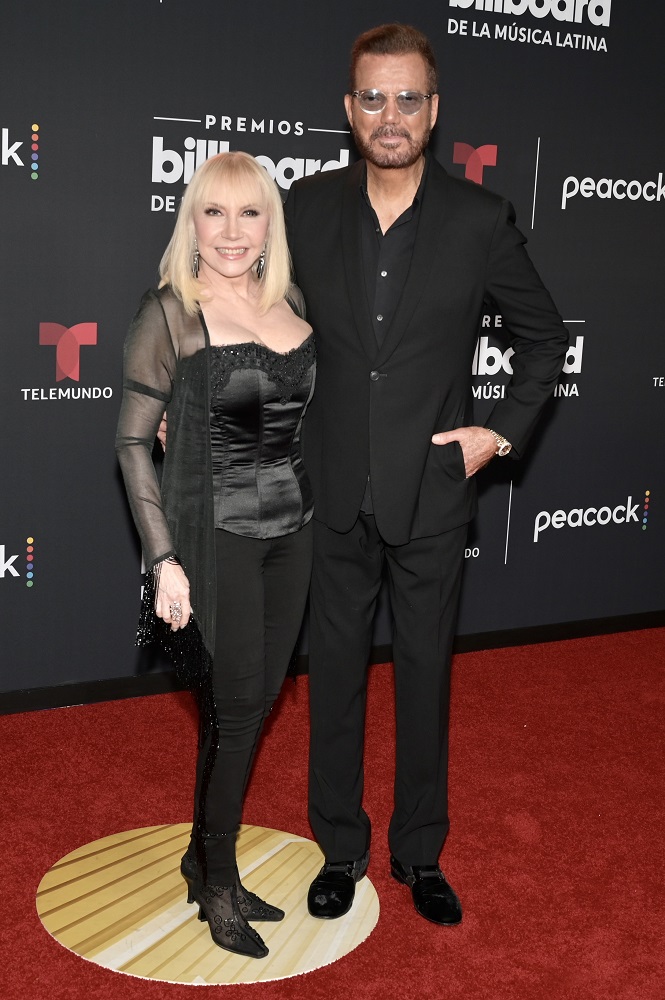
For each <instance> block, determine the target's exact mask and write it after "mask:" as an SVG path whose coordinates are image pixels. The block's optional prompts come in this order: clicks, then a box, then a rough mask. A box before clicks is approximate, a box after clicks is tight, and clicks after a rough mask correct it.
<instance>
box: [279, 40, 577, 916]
mask: <svg viewBox="0 0 665 1000" xmlns="http://www.w3.org/2000/svg"><path fill="white" fill-rule="evenodd" d="M436 90H437V79H436V65H435V60H434V55H433V53H432V49H431V47H430V45H429V42H428V41H427V39H426V38H425V36H424V35H422V34H421V33H420V32H419V31H417V30H416V29H413V28H410V27H408V26H404V25H384V26H382V27H380V28H376V29H373V30H372V31H369V32H367V33H365V34H364V35H361V36H360V38H358V40H357V41H356V43H355V45H354V47H353V50H352V64H351V90H350V93H349V94H347V95H346V97H345V105H346V113H347V116H348V119H349V122H350V124H351V129H352V132H353V136H354V139H355V142H356V145H357V147H358V149H359V151H360V152H361V154H362V157H363V159H362V160H361V161H360V162H358V163H356V164H354V165H353V166H351V167H347V168H344V169H342V170H337V171H332V172H329V173H320V174H317V175H315V176H313V177H309V178H306V179H304V180H301V181H299V182H297V183H296V184H294V185H293V187H292V189H291V192H290V195H289V199H288V202H287V206H286V211H287V220H288V224H289V233H290V246H291V251H292V254H293V260H294V265H295V270H296V278H297V281H298V283H299V285H300V286H301V288H302V290H303V292H304V294H305V299H306V302H307V308H308V319H309V321H310V322H311V323H312V325H313V327H314V331H315V335H316V339H317V351H318V373H317V386H316V392H315V395H314V400H313V402H312V404H311V406H310V409H309V412H308V415H307V418H306V427H305V436H304V449H305V460H306V464H307V468H308V472H309V475H310V478H311V481H312V485H313V489H314V495H315V515H314V516H315V557H314V572H313V581H312V592H311V620H310V625H311V631H310V689H311V720H312V740H311V753H310V821H311V824H312V828H313V830H314V833H315V835H316V837H317V839H318V841H319V843H320V844H321V847H322V849H323V851H324V854H325V859H326V863H325V865H324V867H323V868H322V869H321V872H320V873H319V875H318V876H317V878H316V879H315V880H314V882H313V883H312V886H311V888H310V892H309V896H308V906H309V911H310V913H311V914H312V915H313V916H317V917H328V918H330V917H338V916H341V915H342V914H343V913H346V912H347V911H348V909H349V908H350V906H351V904H352V902H353V897H354V891H355V883H356V882H357V881H358V880H359V879H360V878H362V876H363V875H364V873H365V870H366V868H367V863H368V857H369V841H370V822H369V818H368V816H367V815H366V813H365V812H364V810H363V808H362V793H363V732H364V720H365V692H366V673H367V662H368V657H369V652H370V644H371V635H372V619H373V615H374V609H375V605H376V599H377V595H378V592H379V587H380V583H381V577H382V570H383V567H384V564H385V565H387V569H388V578H389V586H390V598H391V604H392V610H393V617H394V639H393V654H394V662H395V684H396V709H397V747H396V754H397V763H396V775H395V803H394V812H393V816H392V820H391V823H390V831H389V843H390V850H391V855H392V857H391V870H392V874H393V875H394V876H395V878H397V879H398V880H399V881H400V882H402V883H404V884H405V885H408V886H410V888H411V891H412V895H413V900H414V903H415V906H416V909H417V910H418V912H419V913H421V914H422V915H423V916H425V917H426V918H428V919H430V920H432V921H434V922H436V923H441V924H454V923H458V922H459V921H460V920H461V918H462V911H461V907H460V904H459V900H458V899H457V896H456V895H455V893H454V892H453V890H452V888H451V887H450V885H449V884H448V882H447V881H446V879H445V878H444V876H443V873H442V872H441V871H440V869H439V867H438V857H439V853H440V851H441V848H442V846H443V842H444V840H445V837H446V834H447V831H448V826H449V823H448V813H447V763H448V702H449V677H450V652H451V646H452V640H453V635H454V631H455V624H456V617H457V605H458V596H459V590H460V583H461V575H462V565H463V560H464V547H465V542H466V535H467V526H468V523H469V521H470V520H471V519H472V517H473V516H474V514H475V511H476V490H475V482H474V476H475V473H476V472H477V471H478V470H479V469H481V468H482V467H483V466H484V465H486V464H487V463H488V462H489V461H490V460H491V459H492V458H493V456H494V455H497V454H498V455H501V456H503V455H506V454H507V453H508V452H511V454H512V455H513V456H520V455H521V454H522V452H523V450H524V447H525V444H526V442H527V440H528V438H529V436H530V434H531V431H532V430H533V427H534V424H535V422H536V419H537V417H538V415H539V413H540V410H541V409H542V407H543V405H544V403H545V402H546V400H547V399H548V397H549V396H550V395H551V394H552V390H553V387H554V385H555V384H556V381H557V378H558V376H559V373H560V371H561V368H562V364H563V360H564V357H565V352H566V348H567V343H568V337H567V332H566V329H565V327H564V326H563V323H562V321H561V318H560V317H559V315H558V313H557V311H556V308H555V307H554V304H553V303H552V301H551V299H550V297H549V295H548V293H547V292H546V290H545V289H544V287H543V285H542V283H541V281H540V278H539V277H538V275H537V273H536V271H535V269H534V267H533V265H532V264H531V261H530V260H529V258H528V256H527V254H526V252H525V250H524V242H525V240H524V237H523V236H522V235H521V234H520V233H519V231H518V230H517V229H516V228H515V226H514V212H513V209H512V207H511V205H510V204H508V203H507V202H506V201H504V200H503V199H501V198H499V197H497V196H496V195H494V194H491V193H489V192H488V191H486V190H484V189H483V188H481V187H479V186H477V185H475V184H472V183H470V182H467V181H461V180H457V179H453V178H451V177H449V176H448V175H447V173H446V172H445V170H444V169H443V168H442V167H441V166H440V165H439V164H438V163H437V162H436V160H434V158H433V157H432V156H431V155H430V154H429V153H428V151H427V145H428V140H429V136H430V132H431V129H432V127H433V126H434V123H435V121H436V117H437V112H438V104H439V98H438V94H437V92H436ZM486 300H491V301H492V302H493V303H494V304H495V305H496V306H497V307H498V308H499V310H500V311H501V313H502V315H503V320H504V324H505V326H507V328H508V329H509V331H510V334H511V337H512V346H513V348H514V350H515V354H514V356H513V359H512V366H513V372H514V374H513V377H512V381H511V384H510V387H509V388H508V390H507V392H506V395H505V398H504V399H501V400H499V401H498V402H497V405H496V406H495V408H494V409H493V411H492V413H491V416H490V418H489V420H488V427H478V426H473V425H472V406H471V401H472V394H471V366H472V359H473V354H474V350H475V347H476V341H477V336H478V329H479V322H480V317H481V314H482V312H483V304H484V302H485V301H486Z"/></svg>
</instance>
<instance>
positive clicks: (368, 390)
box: [286, 158, 568, 545]
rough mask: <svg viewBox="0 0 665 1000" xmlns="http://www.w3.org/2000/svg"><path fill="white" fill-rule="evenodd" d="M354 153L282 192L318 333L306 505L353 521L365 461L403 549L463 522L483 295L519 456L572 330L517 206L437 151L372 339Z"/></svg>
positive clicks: (495, 415) (380, 511) (497, 426)
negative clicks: (441, 438)
mask: <svg viewBox="0 0 665 1000" xmlns="http://www.w3.org/2000/svg"><path fill="white" fill-rule="evenodd" d="M363 176H364V163H363V162H362V161H361V162H359V163H356V164H354V165H353V166H351V167H345V168H343V169H342V170H335V171H330V172H327V173H319V174H315V175H314V176H312V177H308V178H305V179H303V180H301V181H298V182H296V183H295V184H294V185H293V186H292V188H291V191H290V194H289V198H288V201H287V204H286V214H287V224H288V230H289V242H290V248H291V253H292V255H293V262H294V266H295V271H296V280H297V282H298V284H299V285H300V287H301V288H302V290H303V292H304V295H305V301H306V303H307V313H308V319H309V321H310V323H311V324H312V326H313V327H314V331H315V335H316V339H317V358H318V369H317V384H316V392H315V394H314V399H313V401H312V403H311V405H310V408H309V411H308V414H307V417H306V428H305V438H304V448H305V461H306V464H307V469H308V472H309V475H310V478H311V481H312V486H313V489H314V500H315V517H316V518H317V519H318V520H321V521H324V522H325V523H326V524H327V525H328V526H329V527H331V528H333V529H334V530H336V531H341V532H345V531H348V530H350V528H351V527H352V526H353V524H354V522H355V520H356V518H357V516H358V511H359V509H360V505H361V502H362V497H363V493H364V490H365V483H366V480H367V475H368V473H369V474H370V476H371V483H372V501H373V505H374V513H375V516H376V522H377V527H378V529H379V531H380V532H381V534H382V535H383V537H384V538H385V540H386V541H387V542H388V543H390V544H392V545H401V544H403V543H404V542H406V541H408V540H409V539H410V538H416V537H422V536H425V535H431V534H437V533H439V532H442V531H447V530H449V529H451V528H454V527H457V526H458V525H461V524H464V523H465V522H467V521H469V520H470V519H471V518H472V517H473V515H474V513H475V509H476V492H475V482H474V480H473V479H470V480H467V479H465V474H464V462H463V457H462V450H461V447H460V446H459V444H457V442H454V443H453V444H450V445H444V446H437V445H433V444H432V443H431V440H430V439H431V436H432V434H434V433H435V432H437V431H446V430H451V429H453V428H456V427H462V426H465V425H468V424H470V423H471V422H472V405H471V404H472V394H471V366H472V361H473V355H474V352H475V348H476V342H477V337H478V332H479V324H480V319H481V316H482V313H483V308H484V302H485V300H486V299H490V300H493V302H494V303H495V304H496V305H497V306H498V308H499V310H500V311H501V313H502V315H503V318H504V324H505V326H506V327H507V328H508V330H509V332H510V335H511V339H512V346H513V348H514V350H515V354H514V356H513V358H512V366H513V372H514V374H513V377H512V381H511V385H510V388H509V389H508V390H507V392H506V396H505V398H504V399H501V400H499V402H498V403H497V405H496V406H495V408H494V409H493V411H492V414H491V416H490V418H489V420H488V422H487V423H488V426H490V427H492V429H493V430H496V431H497V432H498V433H500V434H503V435H504V436H505V437H506V438H508V440H509V441H511V442H512V444H513V450H514V453H515V455H516V456H519V455H520V454H521V453H522V451H523V449H524V446H525V444H526V442H527V440H528V438H529V436H530V434H531V432H532V430H533V427H534V424H535V422H536V420H537V417H538V415H539V413H540V411H541V409H542V407H543V405H544V403H545V402H546V400H547V399H548V397H549V396H550V395H551V394H552V390H553V387H554V385H555V384H556V381H557V378H558V376H559V373H560V371H561V368H562V365H563V361H564V358H565V353H566V348H567V344H568V334H567V331H566V328H565V327H564V325H563V323H562V320H561V317H560V316H559V314H558V312H557V310H556V308H555V306H554V303H553V302H552V300H551V298H550V296H549V294H548V292H547V291H546V290H545V288H544V287H543V284H542V282H541V280H540V278H539V276H538V274H537V272H536V270H535V268H534V267H533V264H532V263H531V261H530V260H529V257H528V255H527V253H526V251H525V249H524V243H525V242H526V241H525V238H524V237H523V236H522V234H521V233H520V232H519V230H518V229H516V227H515V225H514V219H515V213H514V211H513V208H512V206H511V205H510V204H509V203H508V202H506V201H504V200H503V199H501V198H499V197H498V196H497V195H494V194H492V193H490V192H488V191H486V190H485V189H484V188H482V187H479V186H478V185H476V184H473V183H471V182H469V181H462V180H457V179H455V178H452V177H450V176H449V175H448V174H447V173H446V171H445V170H444V169H443V167H441V166H440V164H439V163H437V161H436V160H434V159H433V158H431V159H430V162H429V168H428V173H427V177H426V181H425V185H424V190H423V195H422V199H423V200H422V205H421V210H420V219H419V224H418V232H417V235H416V241H415V248H414V252H413V258H412V262H411V268H410V271H409V275H408V278H407V281H406V283H405V285H404V290H403V294H402V297H401V299H400V302H399V305H398V308H397V310H396V312H395V316H394V320H393V322H392V324H391V325H390V327H389V329H388V330H387V331H386V334H385V339H384V342H383V346H382V347H381V349H380V350H379V348H378V345H377V342H376V338H375V336H374V332H373V329H372V321H371V316H370V311H369V310H370V302H369V299H368V296H367V292H366V289H365V281H364V269H363V262H362V256H361V252H362V251H361V195H360V185H361V182H362V179H363Z"/></svg>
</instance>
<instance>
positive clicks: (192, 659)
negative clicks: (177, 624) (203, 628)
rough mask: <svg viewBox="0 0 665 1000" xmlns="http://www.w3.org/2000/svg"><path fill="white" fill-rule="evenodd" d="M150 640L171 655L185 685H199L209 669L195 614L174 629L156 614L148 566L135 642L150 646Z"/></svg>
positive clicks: (153, 587)
mask: <svg viewBox="0 0 665 1000" xmlns="http://www.w3.org/2000/svg"><path fill="white" fill-rule="evenodd" d="M152 643H154V644H155V645H156V646H158V648H159V649H161V650H163V651H164V652H165V653H166V655H167V656H168V657H169V658H170V659H171V662H172V663H173V666H174V668H175V672H176V676H177V678H178V680H179V681H180V683H181V684H183V685H184V686H185V687H187V688H191V689H196V688H199V687H200V685H201V681H202V678H203V676H204V675H205V674H208V673H210V668H211V658H210V653H209V652H208V650H207V648H206V646H205V644H204V642H203V638H202V637H201V632H200V629H199V626H198V623H197V622H196V619H195V618H194V615H191V616H190V619H189V621H188V623H187V625H186V626H185V628H179V629H176V630H175V631H174V630H173V629H172V628H171V626H170V624H168V623H167V622H165V621H163V620H162V619H161V618H158V617H157V615H156V614H155V574H154V573H153V572H152V571H150V570H149V571H148V572H147V573H146V577H145V586H144V587H143V599H142V601H141V610H140V613H139V624H138V628H137V631H136V645H137V646H149V645H150V644H152Z"/></svg>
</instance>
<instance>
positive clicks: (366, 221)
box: [360, 156, 428, 514]
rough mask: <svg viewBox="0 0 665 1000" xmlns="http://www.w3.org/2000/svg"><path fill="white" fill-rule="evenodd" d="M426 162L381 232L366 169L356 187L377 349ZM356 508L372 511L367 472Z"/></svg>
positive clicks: (408, 252) (405, 271) (404, 263)
mask: <svg viewBox="0 0 665 1000" xmlns="http://www.w3.org/2000/svg"><path fill="white" fill-rule="evenodd" d="M427 166H428V158H427V156H426V157H425V167H424V169H423V175H422V177H421V179H420V184H419V186H418V190H417V191H416V195H415V198H414V199H413V202H412V203H411V205H409V207H408V208H407V209H406V210H405V211H404V212H402V214H401V215H400V216H399V218H397V219H395V221H394V222H393V224H392V225H391V226H390V228H389V229H387V230H386V232H385V233H382V232H381V226H380V225H379V220H378V218H377V215H376V212H375V211H374V209H373V207H372V203H371V201H370V200H369V195H368V193H367V171H365V173H364V176H363V182H362V185H361V187H360V197H361V199H362V210H361V229H362V233H361V236H362V251H363V265H364V267H363V270H364V278H365V292H366V294H367V303H368V306H369V310H370V315H371V317H372V325H373V327H374V335H375V337H376V342H377V347H378V349H380V348H381V346H382V344H383V340H384V337H385V334H386V331H387V330H388V327H389V326H390V324H391V323H392V321H393V318H394V316H395V312H396V310H397V306H398V305H399V300H400V298H401V295H402V289H403V288H404V285H405V284H406V282H407V280H408V275H409V268H410V266H411V257H412V256H413V247H414V245H415V242H416V233H417V231H418V219H419V217H420V205H421V201H422V191H423V186H424V183H425V175H426V173H427ZM360 509H361V511H362V512H363V514H372V513H373V506H372V491H371V485H370V481H369V476H368V477H367V487H366V489H365V495H364V497H363V500H362V504H361V506H360Z"/></svg>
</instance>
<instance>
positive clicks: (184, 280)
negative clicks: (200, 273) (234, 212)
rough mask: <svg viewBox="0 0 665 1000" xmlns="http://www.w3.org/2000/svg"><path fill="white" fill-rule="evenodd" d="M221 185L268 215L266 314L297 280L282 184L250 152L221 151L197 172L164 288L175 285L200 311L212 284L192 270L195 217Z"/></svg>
mask: <svg viewBox="0 0 665 1000" xmlns="http://www.w3.org/2000/svg"><path fill="white" fill-rule="evenodd" d="M220 188H221V189H222V190H224V189H225V188H226V190H229V189H230V190H231V191H232V192H233V195H234V196H237V197H240V198H242V199H243V200H246V201H247V204H256V205H260V206H261V207H262V208H263V209H264V210H265V211H267V213H268V218H269V222H268V233H267V237H266V252H265V269H264V273H263V277H262V278H261V279H260V289H259V296H258V301H259V309H260V311H261V312H262V313H266V312H267V311H268V309H270V307H271V306H274V305H275V304H276V303H277V302H281V300H282V299H283V298H285V296H286V293H287V291H288V289H289V285H290V281H291V259H290V257H289V249H288V246H287V243H286V227H285V224H284V209H283V207H282V199H281V197H280V194H279V188H278V187H277V185H276V184H275V182H274V181H273V180H272V179H271V178H270V177H269V175H268V174H267V173H266V171H265V169H264V168H263V167H262V166H261V165H260V164H259V163H258V162H257V161H256V160H255V159H254V157H253V156H250V155H249V154H248V153H240V152H233V153H220V154H219V155H218V156H212V157H210V159H209V160H206V161H205V163H202V164H201V166H200V167H199V168H198V170H197V171H196V172H195V173H194V175H193V177H192V179H191V181H190V182H189V184H188V186H187V190H186V191H185V194H184V196H183V199H182V202H181V204H180V210H179V212H178V218H177V220H176V224H175V228H174V230H173V235H172V236H171V239H170V240H169V244H168V246H167V248H166V250H165V251H164V256H163V257H162V259H161V261H160V264H159V277H160V282H159V286H160V288H161V287H162V286H163V285H170V286H171V288H172V289H173V291H174V292H175V294H176V295H177V296H178V298H179V299H180V300H181V301H182V304H183V305H184V307H185V311H186V312H188V313H189V314H190V315H194V314H195V313H197V312H198V310H199V302H200V301H201V300H202V301H204V302H205V299H206V288H207V286H206V285H205V284H204V283H203V282H201V281H199V280H198V279H197V278H195V277H194V275H193V274H192V261H193V256H194V238H195V230H194V215H195V213H196V212H197V211H199V209H201V208H202V207H203V205H204V204H205V203H206V202H209V201H210V200H211V199H212V196H213V191H215V192H218V191H219V189H220ZM217 197H219V195H217ZM222 197H223V196H222Z"/></svg>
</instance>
